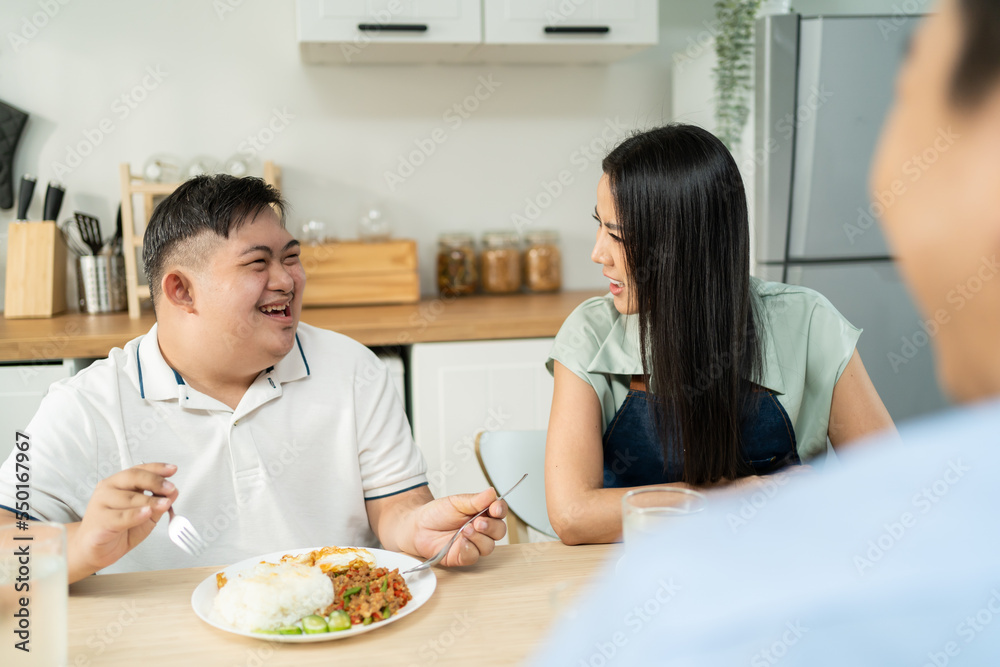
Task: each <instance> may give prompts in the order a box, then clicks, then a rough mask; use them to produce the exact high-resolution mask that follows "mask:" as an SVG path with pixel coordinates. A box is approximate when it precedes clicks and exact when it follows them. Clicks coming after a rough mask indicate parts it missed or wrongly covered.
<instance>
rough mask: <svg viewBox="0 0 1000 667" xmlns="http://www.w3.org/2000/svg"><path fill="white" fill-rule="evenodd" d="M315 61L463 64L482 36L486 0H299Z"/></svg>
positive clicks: (302, 41)
mask: <svg viewBox="0 0 1000 667" xmlns="http://www.w3.org/2000/svg"><path fill="white" fill-rule="evenodd" d="M297 7H298V17H297V23H298V37H299V45H300V47H301V49H302V57H303V59H304V60H305V61H306V62H312V63H336V64H353V63H396V62H398V63H407V62H421V63H427V62H432V63H433V62H461V61H463V60H465V58H466V57H467V56H468V55H469V53H470V52H471V51H472V50H473V49H474V48H475V47H476V46H478V45H479V44H481V43H482V40H483V28H482V3H481V0H298V3H297Z"/></svg>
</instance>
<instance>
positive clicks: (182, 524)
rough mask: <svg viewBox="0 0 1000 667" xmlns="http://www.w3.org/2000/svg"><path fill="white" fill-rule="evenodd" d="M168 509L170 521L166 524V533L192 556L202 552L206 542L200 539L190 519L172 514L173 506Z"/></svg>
mask: <svg viewBox="0 0 1000 667" xmlns="http://www.w3.org/2000/svg"><path fill="white" fill-rule="evenodd" d="M168 511H169V512H170V523H169V524H167V535H168V536H169V537H170V540H171V541H172V542H173V543H174V544H176V545H177V546H179V547H180V548H181V549H183V550H184V551H186V552H188V553H189V554H190V555H192V556H200V555H201V554H203V553H204V552H205V549H207V548H208V542H206V541H205V540H203V539H202V537H201V535H199V534H198V531H197V530H195V529H194V526H193V525H192V524H191V522H190V521H188V520H187V519H186V518H185V517H182V516H181V515H180V514H174V508H173V507H171V508H170V509H169V510H168Z"/></svg>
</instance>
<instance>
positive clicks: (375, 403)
mask: <svg viewBox="0 0 1000 667" xmlns="http://www.w3.org/2000/svg"><path fill="white" fill-rule="evenodd" d="M26 432H27V433H28V435H29V436H30V438H31V449H30V457H31V482H30V486H31V488H30V492H31V498H30V508H31V509H30V514H31V516H33V517H37V518H43V519H48V520H51V521H57V522H61V523H68V522H73V521H79V520H80V519H81V517H82V516H83V513H84V510H85V509H86V507H87V503H88V502H89V500H90V497H91V495H92V494H93V492H94V488H95V486H96V484H97V482H98V481H99V480H101V479H104V478H106V477H109V476H110V475H112V474H114V473H116V472H118V471H120V470H123V469H126V468H129V467H131V466H133V465H137V464H139V463H151V462H164V463H173V464H176V465H177V467H178V469H177V473H176V474H175V475H174V476H173V477H172V478H171V481H173V482H174V484H175V485H176V486H177V489H178V492H179V495H178V498H177V501H176V503H175V505H174V508H175V510H176V512H177V513H178V514H182V515H184V516H186V517H187V518H189V519H190V520H191V522H192V523H193V524H194V525H195V527H196V528H197V529H198V531H199V532H200V533H201V535H202V536H203V537H204V538H205V539H206V540H207V541H208V542H209V543H210V547H209V549H208V550H207V552H206V553H205V554H203V555H202V556H201V557H199V558H197V559H194V558H191V557H190V556H188V555H187V554H185V553H183V552H182V551H181V550H180V549H179V548H178V547H177V546H175V545H174V544H173V543H171V542H170V541H169V538H168V537H167V525H166V524H167V521H166V517H164V519H163V520H162V521H160V522H159V525H157V527H156V528H155V529H154V531H153V533H152V534H151V535H150V536H149V537H148V538H147V539H146V540H145V541H144V542H143V543H142V544H140V545H139V546H138V547H136V548H135V549H134V550H132V551H131V552H130V553H128V554H127V555H126V556H125V557H124V558H122V559H121V560H120V561H119V562H118V563H116V564H115V565H113V566H111V567H109V568H106V569H105V570H103V571H102V572H126V571H133V570H149V569H163V568H174V567H190V566H195V565H221V564H226V563H231V562H234V561H237V560H240V559H243V558H248V557H251V556H254V555H257V554H262V553H267V552H270V551H278V550H283V549H297V548H302V547H314V546H323V545H360V546H374V545H376V544H377V540H376V538H375V535H374V534H373V533H372V531H371V528H370V527H369V524H368V515H367V512H366V509H365V500H366V499H367V500H371V499H374V498H379V497H384V496H388V495H393V494H396V493H401V492H403V491H406V490H409V489H412V488H415V487H418V486H421V485H424V484H426V483H427V480H426V475H425V473H426V465H425V463H424V460H423V457H422V456H421V455H420V451H419V450H418V449H417V447H416V446H415V445H414V443H413V438H412V436H411V434H410V428H409V424H408V423H407V420H406V415H405V413H404V411H403V406H402V403H401V402H400V399H399V396H398V395H397V393H396V390H395V388H394V385H393V383H392V381H391V379H390V376H389V373H388V371H387V369H386V368H385V366H384V364H383V363H382V362H381V361H379V359H378V358H377V357H376V356H375V355H374V354H373V353H372V352H371V351H370V350H368V349H367V348H365V347H364V346H362V345H361V344H359V343H357V342H355V341H353V340H351V339H350V338H347V337H346V336H342V335H340V334H337V333H333V332H331V331H326V330H323V329H317V328H315V327H312V326H309V325H307V324H300V325H299V328H298V333H297V335H296V345H295V346H294V347H293V348H292V351H291V352H289V354H288V355H287V356H286V357H285V358H284V359H282V360H281V361H280V362H278V364H276V365H275V366H272V367H271V368H269V369H267V370H265V371H263V372H261V374H260V375H259V376H258V377H257V379H256V380H255V381H254V383H253V385H251V387H250V389H249V390H248V391H247V393H246V394H245V395H244V396H243V399H242V400H241V401H240V403H239V405H238V406H237V407H236V410H232V409H230V408H229V407H228V406H226V405H224V404H223V403H220V402H219V401H216V400H215V399H213V398H210V397H208V396H206V395H204V394H201V393H199V392H198V391H195V390H194V389H192V388H191V387H189V386H188V385H186V384H185V383H184V379H183V378H182V377H181V376H180V375H178V374H177V373H176V372H174V370H173V369H171V368H170V367H169V366H168V365H167V364H166V362H165V361H164V359H163V356H162V355H161V354H160V348H159V345H158V344H157V338H156V326H155V325H154V326H153V328H152V329H151V330H150V331H149V333H148V334H146V335H145V336H140V337H139V338H136V339H135V340H132V341H130V342H129V343H128V344H126V345H125V347H124V349H118V348H115V349H114V350H112V352H111V354H110V356H109V357H108V358H107V359H104V360H101V361H99V362H96V363H95V364H93V365H92V366H91V367H90V368H88V369H86V370H84V371H82V372H81V373H79V374H77V375H76V376H75V377H72V378H69V379H68V380H63V381H60V382H57V383H56V384H54V385H53V386H52V388H51V389H50V391H49V393H48V395H47V396H46V397H45V399H44V400H43V401H42V404H41V407H40V408H39V410H38V412H37V413H36V415H35V417H34V419H32V421H31V423H30V424H29V426H28V428H27V429H26ZM14 472H15V471H14V465H13V454H12V455H11V458H8V460H7V461H6V462H5V463H4V464H3V466H2V467H0V506H3V507H5V508H6V509H10V508H13V507H14V506H15V498H14V496H15V486H14V485H15V478H14Z"/></svg>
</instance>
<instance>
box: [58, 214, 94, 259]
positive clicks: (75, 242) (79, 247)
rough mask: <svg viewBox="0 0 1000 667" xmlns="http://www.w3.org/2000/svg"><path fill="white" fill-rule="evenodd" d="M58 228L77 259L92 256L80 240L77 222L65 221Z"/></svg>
mask: <svg viewBox="0 0 1000 667" xmlns="http://www.w3.org/2000/svg"><path fill="white" fill-rule="evenodd" d="M57 227H59V232H60V233H61V234H62V237H63V240H64V241H65V242H66V247H67V248H69V249H70V250H72V251H73V252H74V253H75V254H76V256H77V257H86V256H88V255H90V248H88V247H87V244H86V243H84V242H83V239H81V238H80V230H79V229H77V227H76V221H75V220H69V219H67V220H63V221H62V222H61V223H59V224H58V225H57Z"/></svg>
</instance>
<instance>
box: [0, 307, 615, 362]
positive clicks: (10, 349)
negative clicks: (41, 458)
mask: <svg viewBox="0 0 1000 667" xmlns="http://www.w3.org/2000/svg"><path fill="white" fill-rule="evenodd" d="M600 294H603V292H599V291H591V290H581V291H569V292H558V293H556V294H512V295H509V296H471V297H461V298H451V299H449V298H431V299H424V300H422V301H420V302H419V303H414V304H405V305H393V306H341V307H336V308H304V309H303V310H302V321H303V322H306V323H308V324H312V325H314V326H317V327H321V328H324V329H331V330H333V331H338V332H340V333H342V334H344V335H346V336H350V337H351V338H353V339H355V340H357V341H358V342H360V343H362V344H364V345H368V346H394V345H410V344H412V343H430V342H446V341H463V340H492V339H505V338H547V337H550V336H554V335H555V334H556V332H557V331H559V327H560V326H561V325H562V323H563V320H565V319H566V316H567V315H569V314H570V313H571V312H572V311H573V309H574V308H576V307H577V306H578V305H579V304H580V303H581V302H583V301H584V300H585V299H587V298H589V297H592V296H599V295H600ZM153 322H154V319H153V314H152V312H148V313H144V314H143V316H142V317H141V318H139V319H136V320H132V319H129V317H128V315H127V314H125V313H115V314H108V315H84V314H80V313H70V314H67V315H58V316H56V317H52V318H48V319H37V320H6V319H0V361H24V360H29V359H64V358H78V357H105V356H107V354H108V352H109V351H110V350H111V348H114V347H122V346H123V345H124V344H125V343H127V342H128V341H129V340H131V339H133V338H135V337H136V336H139V335H141V334H144V333H146V332H147V331H149V328H150V327H151V326H153Z"/></svg>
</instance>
